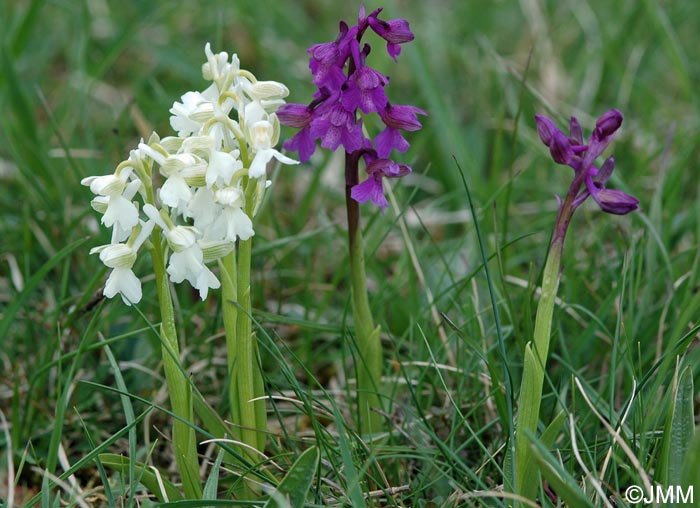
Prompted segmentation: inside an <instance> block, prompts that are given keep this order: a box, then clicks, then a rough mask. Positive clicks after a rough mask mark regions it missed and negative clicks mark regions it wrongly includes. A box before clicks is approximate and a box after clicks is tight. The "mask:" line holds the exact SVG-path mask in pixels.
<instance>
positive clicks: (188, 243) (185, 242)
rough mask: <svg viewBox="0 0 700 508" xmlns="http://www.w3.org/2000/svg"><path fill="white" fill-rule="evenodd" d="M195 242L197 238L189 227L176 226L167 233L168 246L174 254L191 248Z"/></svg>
mask: <svg viewBox="0 0 700 508" xmlns="http://www.w3.org/2000/svg"><path fill="white" fill-rule="evenodd" d="M196 241H197V236H196V235H195V233H194V230H193V228H191V227H189V226H176V227H174V228H172V229H171V230H170V231H168V244H169V245H170V247H171V248H172V249H173V250H174V251H175V252H182V251H183V250H185V249H188V248H190V247H192V246H193V245H194V244H195V242H196Z"/></svg>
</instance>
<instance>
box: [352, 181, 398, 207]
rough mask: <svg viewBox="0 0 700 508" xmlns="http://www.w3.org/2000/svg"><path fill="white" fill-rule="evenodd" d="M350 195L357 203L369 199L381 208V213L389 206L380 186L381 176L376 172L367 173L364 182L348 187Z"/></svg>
mask: <svg viewBox="0 0 700 508" xmlns="http://www.w3.org/2000/svg"><path fill="white" fill-rule="evenodd" d="M350 197H352V199H354V200H355V201H357V202H358V203H366V202H367V201H371V202H372V203H374V204H375V205H377V206H378V207H380V208H381V209H382V213H383V212H384V210H386V209H387V208H388V207H389V202H388V201H387V200H386V197H385V196H384V189H383V188H382V177H381V175H380V174H378V173H377V174H374V175H369V176H368V177H367V179H366V180H365V181H364V182H362V183H359V184H357V185H355V186H353V188H352V189H350Z"/></svg>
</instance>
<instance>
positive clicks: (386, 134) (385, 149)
mask: <svg viewBox="0 0 700 508" xmlns="http://www.w3.org/2000/svg"><path fill="white" fill-rule="evenodd" d="M374 143H375V145H376V146H377V155H378V156H379V157H389V155H390V154H391V151H392V150H396V151H397V152H401V153H403V152H405V151H406V150H408V148H409V147H410V146H411V145H410V144H409V143H408V141H406V139H405V138H404V137H403V136H402V135H401V131H399V130H398V129H393V128H391V127H387V128H386V129H384V130H383V131H382V132H380V133H379V134H377V137H375V138H374Z"/></svg>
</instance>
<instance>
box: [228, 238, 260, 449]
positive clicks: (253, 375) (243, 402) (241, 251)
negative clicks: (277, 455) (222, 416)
mask: <svg viewBox="0 0 700 508" xmlns="http://www.w3.org/2000/svg"><path fill="white" fill-rule="evenodd" d="M252 246H253V242H252V240H250V239H249V240H239V242H238V272H237V275H238V281H237V285H238V304H239V305H240V308H241V312H240V313H239V315H238V322H237V323H236V336H237V346H236V355H237V357H236V360H235V365H234V368H233V370H234V373H235V383H236V386H235V389H236V391H237V397H238V411H239V418H240V419H239V420H237V423H239V424H240V425H241V441H242V442H243V443H245V444H247V445H249V446H252V447H253V448H255V449H257V450H260V451H262V450H263V449H264V448H265V429H266V428H267V421H266V420H267V418H266V413H265V401H264V400H257V401H255V402H250V401H251V400H252V399H255V398H257V397H262V396H263V395H264V392H261V391H260V387H262V384H263V383H262V373H261V372H260V357H259V352H258V346H257V342H256V340H255V336H254V335H253V330H252V322H251V319H250V315H251V312H252V304H251V299H250V264H251V253H252ZM246 453H247V454H248V455H249V456H250V458H251V460H253V459H255V460H258V459H259V457H257V456H255V457H254V456H252V455H251V453H250V451H248V452H246Z"/></svg>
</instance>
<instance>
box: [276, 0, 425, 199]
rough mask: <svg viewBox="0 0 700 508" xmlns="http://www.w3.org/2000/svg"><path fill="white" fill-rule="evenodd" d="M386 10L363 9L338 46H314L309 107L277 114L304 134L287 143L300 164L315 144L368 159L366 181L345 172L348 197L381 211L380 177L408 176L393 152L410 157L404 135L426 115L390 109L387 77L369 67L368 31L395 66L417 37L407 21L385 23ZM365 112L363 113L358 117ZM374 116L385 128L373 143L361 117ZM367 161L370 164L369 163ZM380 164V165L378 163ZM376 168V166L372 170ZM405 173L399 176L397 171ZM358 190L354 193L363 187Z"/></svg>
mask: <svg viewBox="0 0 700 508" xmlns="http://www.w3.org/2000/svg"><path fill="white" fill-rule="evenodd" d="M381 12H382V9H381V8H379V9H375V10H374V11H372V12H371V13H370V14H369V15H367V14H366V11H365V8H364V6H361V7H360V13H359V16H358V21H357V25H355V26H348V25H347V23H345V22H344V21H341V22H340V28H339V31H338V36H337V37H336V39H335V40H334V41H331V42H324V43H321V44H315V45H313V46H311V47H310V48H309V50H308V53H309V54H310V56H311V58H310V60H309V69H310V70H311V74H312V75H313V83H314V84H315V85H316V86H317V88H318V89H317V91H316V92H315V93H314V97H313V100H312V102H311V103H310V104H308V105H304V104H293V103H288V104H284V105H283V106H281V107H280V108H279V109H278V110H277V117H278V118H279V120H280V123H281V124H282V125H286V126H289V127H294V128H297V129H301V130H300V131H299V132H297V133H296V134H295V135H294V136H293V137H292V138H290V139H289V140H287V142H286V143H285V144H284V148H285V149H286V150H290V151H296V152H298V153H299V159H300V160H301V162H306V161H308V160H309V159H310V158H311V156H312V155H313V153H314V151H315V149H316V142H317V141H319V140H320V141H321V146H322V147H324V148H328V149H329V150H336V149H337V148H339V147H340V146H342V147H343V148H344V149H345V152H346V153H347V154H352V157H350V158H349V159H348V160H351V161H353V162H354V163H357V162H358V161H359V160H360V159H365V161H366V168H365V171H366V173H367V179H366V180H365V181H364V182H362V183H358V177H357V171H358V170H357V167H354V168H346V173H347V172H348V171H349V172H351V173H353V172H354V175H347V174H346V184H347V185H350V186H351V192H350V195H351V197H352V199H354V200H356V201H357V202H359V203H364V202H366V201H371V202H373V203H375V204H376V205H378V206H379V207H380V208H381V209H382V211H384V209H385V208H386V207H387V206H388V204H387V201H386V198H385V197H384V191H383V188H382V185H381V181H382V178H384V177H389V178H397V177H399V176H403V175H404V174H407V173H409V172H410V170H411V169H410V167H409V166H406V165H402V164H398V163H396V162H393V161H392V160H391V159H390V156H391V153H392V151H394V150H395V151H397V152H400V153H403V152H406V151H407V150H408V148H409V146H410V144H409V142H408V141H407V140H406V138H405V137H404V136H403V134H402V131H408V132H412V131H417V130H419V129H420V128H421V127H422V125H421V123H420V122H419V121H418V115H427V113H426V112H425V111H424V110H422V109H420V108H417V107H415V106H410V105H392V104H391V102H390V101H389V98H388V97H387V95H386V90H385V89H386V87H387V85H388V84H389V78H388V76H385V75H384V74H382V73H380V72H378V71H377V70H375V69H373V68H372V67H370V66H368V65H367V57H368V56H369V54H370V52H371V47H370V45H369V44H367V43H364V44H363V43H362V38H363V36H364V35H365V33H366V32H367V30H368V29H371V30H372V31H374V32H375V33H376V34H377V35H378V36H379V37H381V38H382V39H384V41H386V44H387V53H388V54H389V56H390V57H391V58H393V59H394V61H396V59H397V57H398V55H399V54H400V53H401V45H402V44H405V43H407V42H410V41H412V40H413V38H414V36H413V33H412V32H411V30H410V28H409V24H408V21H406V20H405V19H393V20H388V21H386V20H382V19H379V14H380V13H381ZM360 113H361V114H360ZM372 113H376V114H377V115H378V116H379V118H380V119H381V121H382V122H383V123H384V125H385V128H384V129H383V130H382V131H381V132H380V133H379V134H378V135H376V136H375V138H374V139H371V138H367V137H365V135H364V134H363V129H362V126H363V118H362V115H369V114H372ZM368 158H370V159H371V161H370V162H367V160H368ZM379 160H382V161H384V162H382V163H379V162H376V161H379ZM371 164H374V166H371ZM395 167H396V168H401V169H400V170H398V172H397V171H395V170H394V169H393V168H395ZM359 186H361V187H360V188H359V190H355V188H356V187H359Z"/></svg>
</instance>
